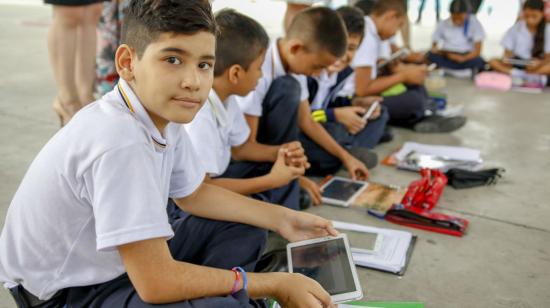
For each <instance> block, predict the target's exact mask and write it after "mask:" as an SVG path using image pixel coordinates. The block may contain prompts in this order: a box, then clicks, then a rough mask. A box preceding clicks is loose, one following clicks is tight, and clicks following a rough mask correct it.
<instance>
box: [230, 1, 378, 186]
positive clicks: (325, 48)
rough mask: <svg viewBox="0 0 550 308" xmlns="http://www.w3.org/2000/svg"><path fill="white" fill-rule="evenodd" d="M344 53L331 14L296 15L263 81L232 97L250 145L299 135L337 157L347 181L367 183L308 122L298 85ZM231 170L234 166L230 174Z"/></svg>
mask: <svg viewBox="0 0 550 308" xmlns="http://www.w3.org/2000/svg"><path fill="white" fill-rule="evenodd" d="M345 49H346V30H345V26H344V24H343V22H342V20H341V18H340V17H339V16H338V15H337V14H336V12H335V11H333V10H331V9H329V8H326V7H313V8H309V9H306V10H304V11H302V12H300V13H299V14H297V15H296V17H295V18H294V19H293V21H292V23H291V24H290V27H289V29H288V32H287V35H286V36H285V37H283V38H280V39H277V40H275V41H273V42H272V44H271V46H270V47H269V49H268V50H267V52H266V57H265V61H264V63H263V64H262V73H263V76H262V78H261V79H260V81H259V82H258V85H257V86H256V88H255V90H254V91H252V92H251V93H250V94H248V95H247V96H246V97H235V99H236V100H237V102H238V103H239V106H240V107H241V109H242V110H243V112H244V113H245V115H246V119H247V122H248V124H249V127H250V128H251V134H250V140H251V141H253V142H259V143H262V144H269V145H279V144H283V143H285V142H290V141H295V140H297V139H298V134H299V131H301V133H303V134H305V135H306V136H307V137H308V138H310V139H312V140H313V142H315V143H317V144H319V145H320V146H321V147H323V148H324V149H325V150H326V151H327V152H329V153H330V154H331V155H333V156H334V157H336V158H337V159H338V160H339V162H340V164H341V165H343V166H345V167H346V169H347V170H348V172H349V174H350V176H351V177H353V178H366V177H367V175H368V170H367V167H366V166H365V164H364V163H363V162H362V161H361V160H359V159H357V158H356V157H354V156H353V155H352V154H350V152H349V151H348V150H347V149H345V148H343V147H341V146H340V145H339V144H338V143H337V142H336V141H335V140H334V138H332V137H331V136H330V134H328V133H327V131H326V130H325V129H324V128H323V127H322V126H321V125H320V124H319V123H317V122H315V121H314V120H313V118H312V117H311V110H310V107H309V102H308V94H307V87H304V86H301V85H300V82H299V81H298V79H305V78H306V76H308V75H318V74H319V73H320V72H321V71H322V70H323V69H324V68H326V67H328V66H329V65H331V64H333V63H334V62H335V61H336V60H337V59H338V58H339V57H341V56H343V54H344V53H345ZM365 152H366V153H368V151H365ZM362 153H364V152H362ZM306 155H308V153H307V152H306ZM357 156H359V155H357ZM364 156H366V155H364ZM364 161H366V159H365V160H364ZM375 163H376V162H374V164H375ZM232 168H233V165H232V166H230V168H229V169H230V170H231V169H232ZM319 169H320V170H324V169H325V168H323V166H315V165H314V164H313V163H312V167H311V169H310V170H319ZM300 180H301V184H302V185H304V183H305V185H310V184H311V182H310V181H308V180H307V179H306V178H301V179H300Z"/></svg>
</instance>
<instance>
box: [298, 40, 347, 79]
mask: <svg viewBox="0 0 550 308" xmlns="http://www.w3.org/2000/svg"><path fill="white" fill-rule="evenodd" d="M336 60H337V58H336V57H335V56H334V55H332V54H331V53H330V52H328V51H327V50H320V51H316V52H310V51H309V50H307V49H306V48H305V47H304V46H303V45H302V46H299V47H298V48H296V49H294V50H293V49H292V48H291V56H290V57H289V59H288V65H289V70H290V72H291V73H294V74H301V75H306V76H319V74H321V71H322V70H323V69H325V68H327V67H329V66H330V65H331V64H333V63H334V62H336Z"/></svg>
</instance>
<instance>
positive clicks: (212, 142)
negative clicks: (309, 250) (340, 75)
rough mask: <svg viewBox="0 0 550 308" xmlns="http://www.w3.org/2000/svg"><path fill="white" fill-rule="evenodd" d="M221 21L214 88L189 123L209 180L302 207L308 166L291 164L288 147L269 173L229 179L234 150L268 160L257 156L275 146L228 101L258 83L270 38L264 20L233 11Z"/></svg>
mask: <svg viewBox="0 0 550 308" xmlns="http://www.w3.org/2000/svg"><path fill="white" fill-rule="evenodd" d="M216 23H217V25H218V27H219V29H220V34H219V35H218V38H217V42H216V64H215V67H214V84H213V88H212V90H211V91H210V95H209V97H208V99H207V101H206V103H205V105H204V106H203V107H202V109H201V110H200V111H199V112H198V114H197V116H196V117H195V119H194V120H193V121H192V122H191V123H189V124H186V125H185V129H186V130H187V133H188V134H189V137H190V139H191V141H192V142H193V145H194V147H195V150H196V152H197V154H198V155H199V157H200V159H201V162H202V165H203V166H204V169H205V171H206V172H207V174H208V176H207V179H206V182H207V183H212V184H214V185H218V186H221V187H224V188H226V189H229V190H231V191H234V192H236V193H240V194H243V195H251V194H258V193H261V192H266V193H264V194H262V195H261V196H259V198H261V199H264V200H266V201H269V202H271V203H276V204H282V205H285V206H286V207H289V208H292V209H298V208H299V194H298V192H299V190H298V189H299V187H298V183H297V181H293V180H295V179H296V178H297V177H298V176H300V175H303V174H304V170H305V166H304V164H303V163H300V164H298V165H297V166H294V165H292V164H291V165H287V164H286V163H285V160H286V155H287V154H286V149H285V148H282V147H278V149H277V150H278V153H277V159H276V161H275V163H274V164H273V163H269V164H267V168H268V169H271V170H270V172H269V173H268V174H266V175H262V176H256V177H250V178H226V177H223V174H224V173H225V171H226V170H227V167H228V166H229V163H230V160H231V156H232V153H233V157H234V158H236V159H237V160H240V161H257V162H264V161H262V158H261V157H259V156H258V155H255V154H256V153H265V152H271V151H272V150H273V149H272V146H269V145H263V144H261V143H257V142H251V141H250V139H249V135H250V129H249V128H248V125H247V124H246V121H245V118H244V113H243V112H242V111H241V110H240V109H239V106H238V105H237V102H235V101H234V100H230V99H228V98H229V97H230V96H231V95H241V96H245V95H247V94H248V92H250V91H252V90H254V88H255V87H256V84H257V81H258V79H259V78H260V77H261V75H262V71H261V65H262V63H263V62H264V57H265V52H266V49H267V47H268V44H269V37H268V36H267V33H266V32H265V30H264V29H263V28H262V26H261V25H260V24H259V23H257V22H256V21H255V20H253V19H251V18H249V17H247V16H244V15H242V14H240V13H237V12H235V11H233V10H223V11H221V12H219V13H217V14H216ZM234 46H240V48H239V49H236V48H234ZM242 50H247V52H241V51H242ZM291 182H292V183H291Z"/></svg>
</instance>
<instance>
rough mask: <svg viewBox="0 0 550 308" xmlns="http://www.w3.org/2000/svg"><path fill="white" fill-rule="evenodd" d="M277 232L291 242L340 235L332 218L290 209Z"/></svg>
mask: <svg viewBox="0 0 550 308" xmlns="http://www.w3.org/2000/svg"><path fill="white" fill-rule="evenodd" d="M277 233H279V234H280V235H281V236H282V237H284V238H286V239H287V240H288V241H290V242H297V241H303V240H308V239H312V238H318V237H324V236H329V235H333V236H336V235H338V231H336V229H334V227H333V226H332V222H331V221H330V220H327V219H324V218H321V217H319V216H316V215H312V214H309V213H306V212H298V211H293V210H288V209H287V210H286V211H285V214H284V215H283V216H282V217H281V220H280V221H279V223H278V228H277Z"/></svg>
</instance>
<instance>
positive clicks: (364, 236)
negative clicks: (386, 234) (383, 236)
mask: <svg viewBox="0 0 550 308" xmlns="http://www.w3.org/2000/svg"><path fill="white" fill-rule="evenodd" d="M338 232H340V233H345V234H347V236H348V240H349V244H350V246H351V248H359V249H364V250H370V251H373V252H374V249H375V248H376V240H377V239H378V233H371V232H362V231H361V232H357V231H352V230H338Z"/></svg>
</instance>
